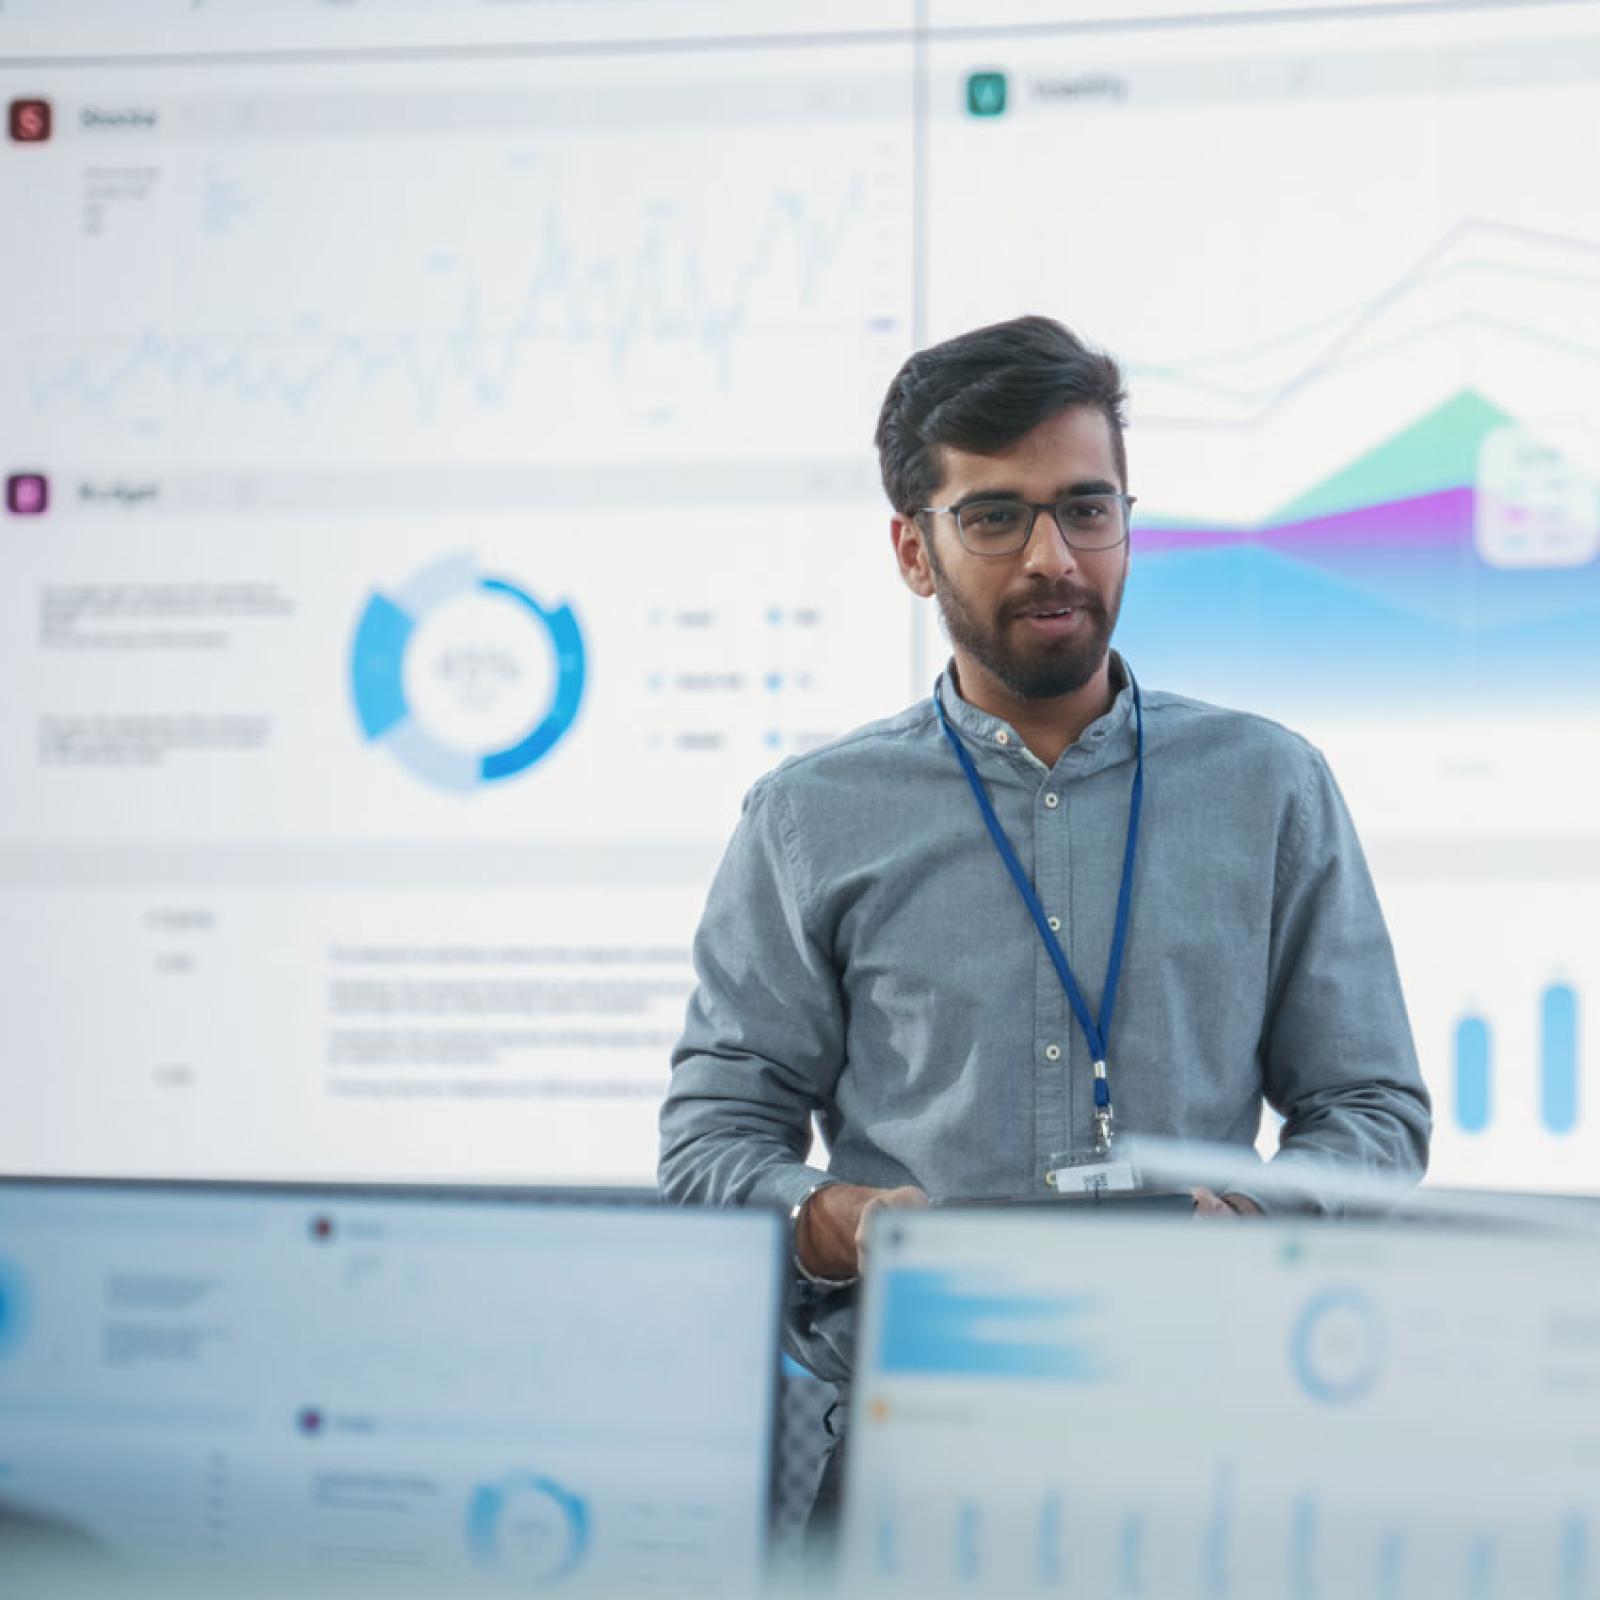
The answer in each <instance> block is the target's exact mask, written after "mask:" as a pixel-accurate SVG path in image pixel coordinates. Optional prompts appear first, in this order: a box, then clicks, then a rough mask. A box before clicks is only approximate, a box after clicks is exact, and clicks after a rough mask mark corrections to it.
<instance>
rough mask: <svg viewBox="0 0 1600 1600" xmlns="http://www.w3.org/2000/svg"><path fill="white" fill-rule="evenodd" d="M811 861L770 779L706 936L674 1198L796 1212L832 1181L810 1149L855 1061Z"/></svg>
mask: <svg viewBox="0 0 1600 1600" xmlns="http://www.w3.org/2000/svg"><path fill="white" fill-rule="evenodd" d="M800 860H801V857H800V850H799V844H798V840H797V838H796V835H795V828H794V820H793V816H792V814H791V812H790V810H789V807H788V803H787V800H786V797H785V795H784V794H783V792H782V791H781V790H780V789H778V788H777V787H776V786H775V785H773V784H771V783H769V782H765V781H764V782H762V783H758V784H757V785H756V786H755V788H754V789H752V790H751V792H750V793H749V795H748V796H747V797H746V799H745V806H744V812H743V815H742V817H741V819H740V822H739V825H738V827H737V829H736V830H735V832H734V835H733V838H732V840H731V841H730V843H729V845H728V849H727V853H726V855H725V856H724V858H723V861H722V865H721V867H720V868H719V869H718V872H717V875H716V878H715V880H714V881H713V883H712V886H711V892H710V895H709V898H708V899H707V902H706V909H705V913H704V915H703V917H702V919H701V922H700V928H699V931H698V933H697V934H696V936H695V942H694V964H695V972H696V976H697V978H698V986H697V988H696V989H695V992H694V994H693V996H692V998H691V1000H690V1002H689V1009H688V1016H687V1020H686V1022H685V1026H684V1031H683V1035H682V1037H681V1038H680V1040H679V1041H678V1045H677V1047H676V1049H675V1050H674V1051H673V1055H672V1081H671V1086H670V1088H669V1089H668V1092H667V1096H666V1100H665V1102H664V1104H663V1106H662V1109H661V1153H660V1168H659V1179H660V1185H661V1192H662V1194H663V1196H664V1197H665V1198H666V1199H668V1200H674V1201H703V1202H710V1203H713V1204H750V1203H768V1204H777V1205H781V1206H783V1207H785V1208H788V1207H791V1206H793V1205H795V1204H796V1203H797V1202H799V1201H800V1200H801V1199H803V1198H804V1196H805V1195H806V1194H807V1193H808V1192H809V1191H810V1190H811V1189H812V1188H814V1187H815V1186H816V1185H817V1184H818V1183H819V1182H821V1181H823V1180H824V1179H825V1178H826V1176H827V1174H826V1173H825V1172H823V1171H821V1170H819V1169H818V1168H816V1167H812V1166H810V1165H808V1164H807V1162H806V1156H807V1153H808V1151H809V1148H810V1144H811V1116H812V1113H813V1112H814V1111H816V1110H818V1109H819V1108H820V1107H821V1106H822V1105H823V1104H824V1103H825V1101H826V1100H827V1099H828V1097H829V1096H830V1095H831V1093H832V1091H833V1087H834V1084H835V1082H836V1081H837V1079H838V1076H839V1071H840V1066H841V1064H842V1062H843V1059H844V1032H845V1022H844V1003H843V999H842V997H841V994H840V989H839V979H838V975H837V973H836V971H835V968H834V962H833V958H832V954H831V951H830V950H829V948H828V945H827V942H826V940H825V939H823V938H819V936H818V934H817V932H816V930H815V927H814V926H813V924H812V923H811V922H810V921H809V920H808V917H807V898H806V893H805V890H806V888H807V887H808V886H807V885H806V884H805V883H804V881H803V878H802V874H801V870H800Z"/></svg>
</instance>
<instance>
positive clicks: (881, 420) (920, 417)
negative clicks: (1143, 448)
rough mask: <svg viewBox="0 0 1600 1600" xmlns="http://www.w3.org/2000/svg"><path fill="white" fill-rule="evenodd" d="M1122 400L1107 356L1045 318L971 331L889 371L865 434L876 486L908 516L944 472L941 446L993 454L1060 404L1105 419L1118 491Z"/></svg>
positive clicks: (1124, 462) (1116, 371) (1124, 464)
mask: <svg viewBox="0 0 1600 1600" xmlns="http://www.w3.org/2000/svg"><path fill="white" fill-rule="evenodd" d="M1126 402H1127V395H1126V394H1125V393H1124V391H1123V387H1122V372H1121V369H1120V368H1119V367H1118V366H1117V364H1116V362H1115V361H1113V360H1112V359H1111V357H1110V356H1108V355H1105V354H1104V353H1102V352H1101V351H1099V350H1092V349H1090V347H1089V346H1088V345H1086V344H1084V342H1083V341H1082V340H1081V339H1079V338H1078V337H1077V335H1076V334H1074V333H1073V332H1072V331H1071V330H1070V329H1068V328H1065V327H1063V326H1062V325H1061V323H1059V322H1056V321H1054V320H1053V319H1052V318H1050V317H1017V318H1015V319H1014V320H1013V321H1011V322H996V323H994V324H993V325H992V326H990V327H987V328H977V329H974V330H973V332H971V333H963V334H961V335H959V336H958V337H957V338H954V339H946V340H945V342H944V343H943V344H936V345H933V346H932V347H931V348H930V349H927V350H919V351H918V352H917V353H916V354H915V355H914V356H912V357H911V359H910V360H909V361H907V362H906V364H905V365H904V366H903V367H901V369H900V370H899V371H898V372H897V373H896V374H895V376H894V382H893V383H891V384H890V385H889V392H888V394H886V395H885V396H884V398H883V409H882V410H881V411H880V412H879V413H878V431H877V433H876V434H874V435H873V440H874V443H876V445H877V447H878V467H879V470H880V471H881V472H882V474H883V487H884V489H885V491H886V492H887V493H888V496H889V501H890V504H892V505H893V506H894V508H895V510H896V511H898V512H899V513H900V514H901V515H902V516H912V515H914V514H915V513H916V512H917V511H919V510H920V509H921V508H922V507H923V506H925V505H926V504H927V503H928V497H929V496H930V495H931V494H932V493H933V492H934V490H935V489H937V488H938V486H939V483H940V480H941V479H942V478H943V476H944V473H943V470H942V469H941V467H940V464H939V447H940V446H941V445H947V444H948V445H954V446H955V447H956V449H958V450H971V451H974V452H975V453H977V454H979V455H993V454H995V453H996V452H998V451H1001V450H1004V449H1006V448H1007V447H1008V446H1009V445H1013V444H1015V443H1016V442H1017V440H1019V439H1021V438H1022V437H1023V436H1024V435H1025V434H1028V433H1031V432H1032V431H1033V430H1034V429H1035V428H1037V427H1038V426H1039V424H1040V423H1041V422H1044V421H1046V420H1047V419H1048V418H1050V417H1053V416H1055V415H1056V414H1057V413H1058V412H1061V411H1065V410H1066V409H1067V408H1068V407H1069V406H1094V407H1095V408H1097V409H1098V410H1099V411H1100V412H1101V413H1102V414H1103V415H1104V417H1105V419H1106V422H1107V423H1108V424H1109V425H1110V428H1111V447H1112V451H1113V453H1114V454H1115V457H1116V463H1117V476H1118V477H1119V478H1120V479H1121V480H1122V487H1123V488H1124V489H1126V488H1127V486H1128V459H1127V454H1126V452H1125V451H1124V449H1123V444H1122V429H1123V406H1124V405H1125V404H1126Z"/></svg>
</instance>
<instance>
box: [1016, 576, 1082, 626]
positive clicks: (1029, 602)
mask: <svg viewBox="0 0 1600 1600" xmlns="http://www.w3.org/2000/svg"><path fill="white" fill-rule="evenodd" d="M1067 606H1071V607H1073V608H1074V609H1075V610H1078V611H1084V612H1087V613H1088V614H1089V615H1090V616H1092V617H1093V616H1104V615H1105V609H1106V608H1105V606H1104V605H1103V604H1102V603H1101V600H1100V596H1099V595H1097V594H1095V593H1094V591H1093V590H1090V589H1079V588H1076V587H1075V586H1074V585H1072V584H1068V583H1041V584H1039V585H1038V586H1037V587H1036V588H1033V589H1030V590H1029V591H1028V592H1027V593H1026V594H1019V595H1016V596H1014V597H1013V598H1012V599H1010V600H1007V601H1005V602H1004V603H1003V604H1002V605H1001V607H1000V620H1001V621H1002V622H1011V621H1013V620H1014V619H1015V618H1017V617H1025V616H1027V615H1028V614H1029V613H1030V612H1034V611H1060V610H1062V609H1064V608H1065V607H1067Z"/></svg>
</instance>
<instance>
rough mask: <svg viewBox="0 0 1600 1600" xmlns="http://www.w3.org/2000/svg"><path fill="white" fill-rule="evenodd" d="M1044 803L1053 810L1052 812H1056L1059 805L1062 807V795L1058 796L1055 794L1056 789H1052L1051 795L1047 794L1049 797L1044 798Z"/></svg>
mask: <svg viewBox="0 0 1600 1600" xmlns="http://www.w3.org/2000/svg"><path fill="white" fill-rule="evenodd" d="M1044 803H1045V804H1046V805H1047V806H1048V807H1049V808H1050V809H1051V810H1052V811H1054V810H1055V808H1056V807H1057V806H1058V805H1060V804H1061V796H1060V795H1058V794H1057V793H1056V792H1055V790H1054V789H1052V790H1051V791H1050V793H1049V794H1047V795H1046V796H1045V797H1044Z"/></svg>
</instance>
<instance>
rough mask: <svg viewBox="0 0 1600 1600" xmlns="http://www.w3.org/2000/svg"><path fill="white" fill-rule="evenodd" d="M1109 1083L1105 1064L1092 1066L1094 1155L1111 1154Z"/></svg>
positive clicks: (1111, 1112)
mask: <svg viewBox="0 0 1600 1600" xmlns="http://www.w3.org/2000/svg"><path fill="white" fill-rule="evenodd" d="M1113 1115H1114V1113H1113V1111H1112V1109H1111V1083H1110V1080H1109V1079H1108V1078H1107V1077H1106V1064H1105V1062H1104V1061H1097V1062H1095V1064H1094V1148H1095V1154H1096V1155H1102V1156H1108V1155H1110V1154H1111V1121H1112V1117H1113Z"/></svg>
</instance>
